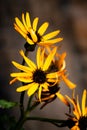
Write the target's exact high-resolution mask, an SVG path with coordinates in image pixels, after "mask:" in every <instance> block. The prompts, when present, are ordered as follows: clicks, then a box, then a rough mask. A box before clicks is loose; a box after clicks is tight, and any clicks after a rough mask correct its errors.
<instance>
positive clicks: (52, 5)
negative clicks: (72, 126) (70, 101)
mask: <svg viewBox="0 0 87 130" xmlns="http://www.w3.org/2000/svg"><path fill="white" fill-rule="evenodd" d="M26 11H28V12H30V16H31V21H33V19H34V18H35V17H37V16H38V17H39V25H41V24H42V23H43V22H45V21H48V22H49V24H50V25H49V28H48V30H47V31H48V32H50V31H53V30H57V29H59V30H61V32H60V34H59V37H63V38H64V40H63V41H62V42H61V44H62V49H61V50H62V52H64V51H65V52H67V57H66V63H67V70H68V72H69V79H70V80H71V81H73V82H74V83H76V84H77V88H76V93H78V94H79V95H80V97H81V94H82V91H83V89H84V88H86V89H87V0H22V1H21V0H1V1H0V48H1V50H0V98H1V99H7V100H9V101H19V97H20V94H19V93H17V92H16V91H15V90H16V88H17V86H18V85H19V84H15V85H11V86H10V85H9V81H10V80H11V78H10V73H11V72H13V71H14V70H16V69H15V68H14V67H13V66H12V64H11V61H12V60H15V61H17V62H19V63H21V61H22V59H21V56H20V55H19V50H20V49H22V48H23V45H24V43H25V40H24V39H23V38H22V36H21V35H20V34H18V32H16V31H15V30H14V28H13V23H14V18H15V17H16V16H17V17H19V18H20V19H21V14H22V12H24V13H25V12H26ZM59 45H60V44H59ZM29 56H30V57H31V56H32V54H29ZM61 93H62V94H67V95H69V96H70V95H71V94H72V93H71V90H69V89H68V88H67V87H66V85H65V84H64V83H63V84H61ZM27 100H28V97H27V95H26V100H25V105H26V102H27ZM39 108H40V107H38V108H37V109H36V110H34V111H33V112H32V114H31V115H34V116H41V117H42V116H43V117H48V118H56V119H67V117H66V115H65V113H68V108H67V107H66V106H65V105H64V104H63V103H62V102H60V101H59V100H58V99H56V100H55V101H54V102H52V103H50V104H48V105H47V106H46V107H45V108H44V109H42V110H39ZM11 111H12V114H13V115H16V118H18V116H19V109H16V110H15V109H12V110H11ZM1 112H2V111H1ZM24 128H25V130H45V129H48V128H49V129H50V130H68V128H57V127H56V126H53V125H51V124H49V123H43V122H38V121H30V122H26V123H25V125H24Z"/></svg>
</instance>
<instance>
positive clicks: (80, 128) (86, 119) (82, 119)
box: [66, 89, 87, 130]
mask: <svg viewBox="0 0 87 130" xmlns="http://www.w3.org/2000/svg"><path fill="white" fill-rule="evenodd" d="M66 97H67V98H68V100H69V101H70V102H71V103H72V105H73V114H74V116H71V115H68V116H69V120H70V121H71V122H72V123H71V124H72V125H70V124H69V127H70V128H71V130H86V129H87V106H86V103H87V100H86V98H87V90H86V89H85V90H84V91H83V95H82V103H81V106H80V103H79V100H78V95H77V99H75V98H74V97H73V98H70V97H69V96H66Z"/></svg>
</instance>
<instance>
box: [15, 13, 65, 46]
mask: <svg viewBox="0 0 87 130" xmlns="http://www.w3.org/2000/svg"><path fill="white" fill-rule="evenodd" d="M38 20H39V18H38V17H36V18H35V19H34V20H33V23H32V24H31V20H30V16H29V13H28V12H26V15H25V16H24V13H22V22H21V21H20V20H19V18H18V17H16V18H15V23H14V28H15V30H16V31H17V32H19V33H20V34H21V35H22V36H23V37H24V38H25V39H26V41H27V43H29V45H34V44H35V45H36V44H38V45H43V46H44V45H51V44H54V43H57V42H60V41H61V40H63V38H54V37H55V36H57V35H58V34H59V32H60V31H59V30H56V31H53V32H50V33H48V34H46V35H44V33H45V31H46V30H47V28H48V25H49V23H48V22H45V23H43V24H42V25H41V26H40V27H39V29H37V25H38ZM53 38H54V39H53Z"/></svg>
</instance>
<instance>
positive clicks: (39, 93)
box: [38, 85, 42, 102]
mask: <svg viewBox="0 0 87 130" xmlns="http://www.w3.org/2000/svg"><path fill="white" fill-rule="evenodd" d="M41 91H42V86H41V85H40V87H39V91H38V97H39V101H40V102H41Z"/></svg>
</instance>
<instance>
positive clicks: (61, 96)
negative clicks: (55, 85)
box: [56, 91, 70, 107]
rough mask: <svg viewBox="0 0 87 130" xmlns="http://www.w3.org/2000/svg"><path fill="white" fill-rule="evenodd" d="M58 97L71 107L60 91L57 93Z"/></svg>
mask: <svg viewBox="0 0 87 130" xmlns="http://www.w3.org/2000/svg"><path fill="white" fill-rule="evenodd" d="M56 95H57V97H58V98H59V99H60V100H61V101H62V102H63V103H64V104H65V105H67V106H69V107H70V104H69V102H68V101H67V99H66V98H65V97H64V96H63V95H62V94H61V93H60V92H59V91H58V92H57V93H56Z"/></svg>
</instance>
